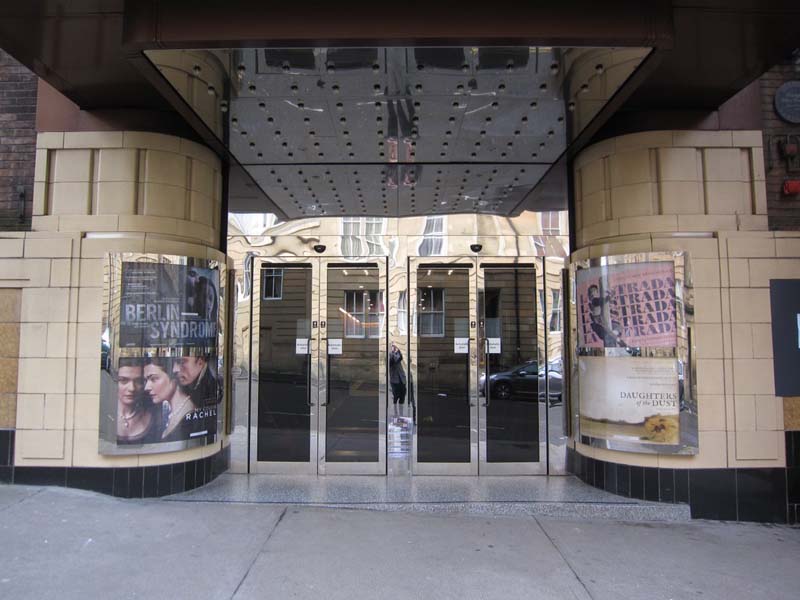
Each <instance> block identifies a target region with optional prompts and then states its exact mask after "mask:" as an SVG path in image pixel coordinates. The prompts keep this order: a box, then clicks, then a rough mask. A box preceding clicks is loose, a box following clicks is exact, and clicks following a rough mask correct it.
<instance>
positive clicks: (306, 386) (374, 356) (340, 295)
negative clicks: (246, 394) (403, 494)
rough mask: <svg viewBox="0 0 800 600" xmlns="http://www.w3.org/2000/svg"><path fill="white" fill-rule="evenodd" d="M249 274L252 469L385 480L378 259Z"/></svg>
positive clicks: (257, 266)
mask: <svg viewBox="0 0 800 600" xmlns="http://www.w3.org/2000/svg"><path fill="white" fill-rule="evenodd" d="M253 268H254V273H253V282H254V286H253V288H254V290H256V291H257V295H256V294H254V301H253V313H252V318H251V330H252V333H251V340H252V342H251V343H252V348H251V361H252V365H251V373H252V375H251V390H250V392H251V395H250V409H251V410H250V430H251V435H250V447H249V455H250V470H251V472H256V473H291V474H317V473H320V474H323V473H328V474H335V473H350V474H381V473H385V472H386V437H385V432H386V326H385V321H386V320H385V314H386V309H385V305H384V297H385V295H386V284H385V282H386V263H385V259H383V260H382V261H381V262H374V263H367V264H353V263H347V264H336V263H335V262H333V261H331V260H328V259H321V258H305V259H299V258H285V259H281V258H271V259H265V260H263V261H254V267H253Z"/></svg>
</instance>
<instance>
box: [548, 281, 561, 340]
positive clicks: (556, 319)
mask: <svg viewBox="0 0 800 600" xmlns="http://www.w3.org/2000/svg"><path fill="white" fill-rule="evenodd" d="M550 291H551V292H552V294H553V302H552V304H551V305H550V331H552V332H559V331H561V290H550Z"/></svg>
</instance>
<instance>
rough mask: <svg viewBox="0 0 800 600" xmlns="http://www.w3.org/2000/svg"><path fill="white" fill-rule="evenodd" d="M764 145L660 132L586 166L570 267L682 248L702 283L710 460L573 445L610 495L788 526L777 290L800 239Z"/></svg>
mask: <svg viewBox="0 0 800 600" xmlns="http://www.w3.org/2000/svg"><path fill="white" fill-rule="evenodd" d="M761 140H762V137H761V132H760V131H651V132H646V133H636V134H631V135H624V136H620V137H616V138H610V139H607V140H605V141H603V142H600V143H598V144H595V145H593V146H591V147H589V148H587V149H586V150H584V151H583V152H582V153H581V154H580V155H579V156H578V157H577V158H576V160H575V163H574V176H575V210H576V215H575V219H576V240H577V247H576V249H575V251H574V252H573V253H572V260H573V261H575V260H582V259H586V258H593V257H599V256H609V255H614V254H625V253H631V252H649V251H661V250H684V251H686V252H688V255H689V260H690V264H691V269H692V272H693V284H694V299H695V315H694V325H693V328H694V330H693V334H694V336H693V337H694V341H695V343H694V346H695V347H694V356H695V358H696V366H697V395H698V398H697V400H698V417H699V426H698V429H699V446H700V450H699V453H698V454H697V455H695V456H672V455H658V456H656V455H648V454H636V453H625V452H615V451H609V450H604V449H599V448H592V447H590V446H588V445H584V444H581V443H580V440H575V444H574V452H575V453H574V454H573V455H572V464H571V466H572V469H573V471H574V472H577V473H578V474H580V475H581V476H582V477H583V478H584V479H585V480H587V481H589V482H590V483H594V484H595V485H597V486H598V487H605V488H606V489H610V490H611V491H614V492H618V493H623V494H625V495H631V496H635V497H647V499H652V500H666V501H689V502H690V503H691V505H692V511H693V514H694V515H695V516H700V517H711V518H733V519H736V518H740V519H743V520H779V521H780V520H782V521H785V520H786V482H785V477H786V475H785V473H786V471H785V468H784V467H785V466H786V451H785V442H784V440H785V436H784V413H783V399H782V398H779V397H776V396H775V391H774V382H773V364H772V362H773V361H772V331H771V319H770V298H769V285H770V283H769V282H770V279H773V278H800V234H797V233H793V232H791V233H790V232H771V231H768V230H767V214H766V212H767V204H766V188H765V183H764V179H765V177H764V158H763V149H762V141H761ZM622 466H628V467H630V468H623V467H622ZM618 469H620V472H619V473H618V472H617V470H618ZM697 469H702V470H703V472H702V474H701V473H700V472H696V473H695V475H694V476H692V473H691V471H696V470H697ZM752 478H756V480H758V481H762V480H763V484H764V485H761V484H759V485H751V483H752V481H751V480H752ZM765 486H766V489H767V490H768V491H770V493H769V494H768V496H769V498H767V497H766V496H764V501H763V502H760V503H759V502H755V504H756V505H757V510H756V511H755V513H754V514H755V518H753V519H751V518H749V517H748V515H749V514H750V513H748V512H747V511H748V510H749V509H748V508H747V507H745V505H744V504H742V503H743V502H746V501H747V498H748V497H749V496H748V494H749V493H752V490H759V493H762V492H763V491H764V489H765ZM692 490H694V494H692ZM692 496H694V497H692ZM770 498H771V499H772V500H770ZM770 502H772V504H770ZM745 513H747V514H745ZM780 514H782V515H783V518H782V519H781V518H779V516H777V515H780ZM761 517H763V518H761Z"/></svg>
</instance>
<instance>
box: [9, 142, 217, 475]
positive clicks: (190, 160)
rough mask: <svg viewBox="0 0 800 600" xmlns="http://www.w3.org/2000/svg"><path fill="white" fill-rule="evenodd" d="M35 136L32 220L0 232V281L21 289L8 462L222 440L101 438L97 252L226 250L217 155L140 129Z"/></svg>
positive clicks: (182, 456)
mask: <svg viewBox="0 0 800 600" xmlns="http://www.w3.org/2000/svg"><path fill="white" fill-rule="evenodd" d="M37 146H38V150H37V155H36V184H35V185H36V192H35V196H36V198H35V210H34V217H33V231H31V232H26V233H21V232H20V233H0V292H4V291H5V290H3V289H2V288H20V290H21V291H19V290H18V293H19V294H20V296H21V302H20V309H19V317H18V318H17V322H18V327H19V331H20V336H19V357H20V358H19V364H18V370H17V372H16V373H15V375H16V377H17V379H18V381H17V386H16V391H17V402H16V428H17V434H16V448H15V462H16V464H17V465H36V466H42V465H58V466H135V465H144V464H148V465H151V464H162V463H170V462H179V461H182V460H192V459H195V458H198V457H201V456H206V455H209V454H213V453H214V452H216V451H218V450H219V447H220V444H221V443H224V442H217V443H216V444H214V445H212V446H208V447H205V448H194V449H191V450H186V451H183V452H180V453H172V454H155V455H148V456H125V457H104V456H101V455H99V454H98V452H97V449H98V428H99V425H98V424H99V417H100V414H99V406H100V396H99V381H100V379H99V378H100V364H99V363H100V329H101V321H102V314H101V312H102V286H103V266H102V265H103V263H102V258H103V256H104V255H105V253H106V252H109V251H112V252H113V251H138V252H161V253H168V254H180V255H186V256H196V257H200V258H212V259H216V260H225V256H224V255H223V254H222V253H220V252H219V250H218V249H217V248H218V242H219V227H220V222H221V215H220V211H221V201H220V198H221V188H220V186H221V178H220V164H219V161H218V159H217V158H216V156H215V155H214V154H213V153H212V152H211V151H209V150H208V149H207V148H204V147H202V146H200V145H198V144H195V143H193V142H190V141H187V140H183V139H180V138H176V137H172V136H166V135H161V134H153V133H142V132H110V133H108V132H104V133H43V134H40V135H39V138H38V143H37ZM1 307H2V305H0V308H1Z"/></svg>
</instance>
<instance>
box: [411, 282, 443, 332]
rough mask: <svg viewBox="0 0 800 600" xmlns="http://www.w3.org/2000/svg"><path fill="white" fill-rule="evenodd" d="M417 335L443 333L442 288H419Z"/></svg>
mask: <svg viewBox="0 0 800 600" xmlns="http://www.w3.org/2000/svg"><path fill="white" fill-rule="evenodd" d="M418 318H419V335H421V336H423V337H441V336H443V335H444V319H445V315H444V289H442V288H422V289H420V290H419V313H418Z"/></svg>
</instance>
